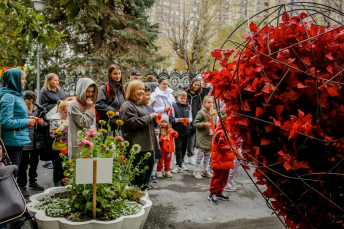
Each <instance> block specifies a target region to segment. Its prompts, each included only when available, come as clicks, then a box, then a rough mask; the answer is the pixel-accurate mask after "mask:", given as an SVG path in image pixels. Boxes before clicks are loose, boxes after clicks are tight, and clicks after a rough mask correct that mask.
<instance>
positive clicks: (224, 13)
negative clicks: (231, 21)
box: [220, 10, 229, 16]
mask: <svg viewBox="0 0 344 229" xmlns="http://www.w3.org/2000/svg"><path fill="white" fill-rule="evenodd" d="M220 15H226V16H228V15H229V13H228V11H225V10H221V11H220Z"/></svg>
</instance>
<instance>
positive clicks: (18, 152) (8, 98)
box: [0, 68, 36, 177]
mask: <svg viewBox="0 0 344 229" xmlns="http://www.w3.org/2000/svg"><path fill="white" fill-rule="evenodd" d="M25 78H26V73H25V72H24V71H22V70H21V69H18V68H11V69H9V70H7V71H6V72H5V73H4V74H3V82H4V87H3V88H1V89H0V123H1V129H2V133H1V139H2V141H3V142H4V145H5V146H6V150H7V153H8V156H9V157H10V160H11V161H12V163H13V164H14V165H17V166H18V168H20V162H21V157H22V150H23V145H26V144H29V143H31V140H30V137H29V129H28V126H34V125H35V123H36V120H35V119H34V118H33V117H29V116H28V108H27V106H26V103H25V102H24V100H23V98H22V95H23V89H24V88H25V84H26V83H27V82H26V79H25ZM13 175H14V177H17V171H14V172H13Z"/></svg>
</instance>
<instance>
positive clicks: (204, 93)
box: [201, 87, 211, 101]
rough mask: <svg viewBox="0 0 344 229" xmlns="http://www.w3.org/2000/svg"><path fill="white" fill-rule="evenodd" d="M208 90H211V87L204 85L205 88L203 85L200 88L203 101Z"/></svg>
mask: <svg viewBox="0 0 344 229" xmlns="http://www.w3.org/2000/svg"><path fill="white" fill-rule="evenodd" d="M210 91H211V87H206V88H205V87H203V88H202V93H201V99H202V101H203V99H204V97H206V96H207V95H208V94H209V92H210Z"/></svg>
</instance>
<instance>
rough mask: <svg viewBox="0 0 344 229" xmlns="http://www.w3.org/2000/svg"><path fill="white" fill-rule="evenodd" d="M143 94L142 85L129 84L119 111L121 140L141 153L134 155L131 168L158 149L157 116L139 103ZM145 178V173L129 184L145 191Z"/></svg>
mask: <svg viewBox="0 0 344 229" xmlns="http://www.w3.org/2000/svg"><path fill="white" fill-rule="evenodd" d="M144 93H145V85H144V83H142V82H141V81H138V80H134V81H132V82H130V84H129V85H128V87H127V94H126V99H127V101H126V102H124V103H123V105H122V108H121V111H120V119H121V120H123V122H124V125H122V126H121V130H122V135H123V138H124V139H125V140H127V141H128V142H129V148H131V147H132V146H133V145H134V144H138V145H140V146H141V152H139V153H137V154H136V155H135V159H134V161H133V166H136V165H137V164H138V163H139V162H140V160H142V159H143V158H144V157H145V154H146V153H147V152H150V153H152V152H153V151H155V150H159V149H160V147H159V142H158V139H157V137H156V133H155V128H154V123H153V119H155V118H156V117H158V114H157V113H152V114H150V113H149V111H148V110H147V108H146V107H145V106H144V105H142V104H141V103H140V101H141V100H142V98H143V95H144ZM147 163H148V160H144V161H143V163H142V164H140V165H139V169H140V170H141V169H144V168H145V167H146V166H147V165H148V164H147ZM148 175H150V174H148ZM145 176H146V172H145V173H141V174H139V175H137V176H136V177H135V178H134V180H133V181H132V182H131V184H132V185H136V186H138V187H140V188H141V189H142V190H145V189H146V187H145V185H144V180H145Z"/></svg>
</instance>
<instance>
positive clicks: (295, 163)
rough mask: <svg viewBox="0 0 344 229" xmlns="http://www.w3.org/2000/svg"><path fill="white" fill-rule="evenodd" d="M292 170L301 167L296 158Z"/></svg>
mask: <svg viewBox="0 0 344 229" xmlns="http://www.w3.org/2000/svg"><path fill="white" fill-rule="evenodd" d="M291 168H292V170H296V169H299V168H300V167H299V162H298V161H297V160H294V161H293V165H292V167H291Z"/></svg>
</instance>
